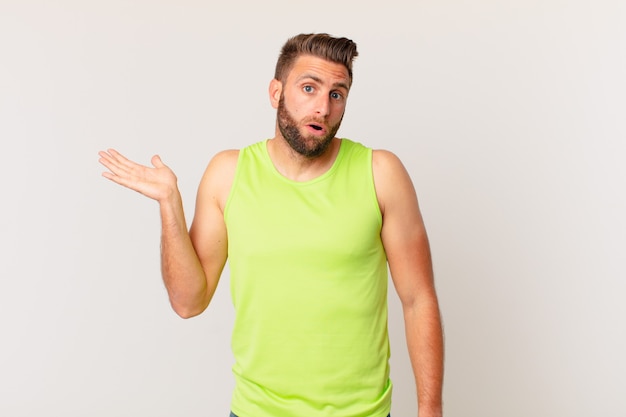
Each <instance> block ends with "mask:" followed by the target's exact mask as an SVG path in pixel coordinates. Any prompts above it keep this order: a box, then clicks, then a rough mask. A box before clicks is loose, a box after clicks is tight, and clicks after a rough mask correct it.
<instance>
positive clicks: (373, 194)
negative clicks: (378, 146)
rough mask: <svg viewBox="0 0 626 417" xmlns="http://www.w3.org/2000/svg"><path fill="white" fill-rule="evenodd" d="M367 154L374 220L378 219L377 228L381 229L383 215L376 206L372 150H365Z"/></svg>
mask: <svg viewBox="0 0 626 417" xmlns="http://www.w3.org/2000/svg"><path fill="white" fill-rule="evenodd" d="M367 152H368V158H367V159H368V166H367V172H368V177H369V184H370V190H371V192H370V196H371V199H372V203H373V205H374V206H373V207H374V210H375V213H376V218H377V219H378V226H379V227H381V228H382V226H383V213H382V211H381V210H380V204H378V194H377V192H376V182H375V181H374V150H373V149H372V148H367Z"/></svg>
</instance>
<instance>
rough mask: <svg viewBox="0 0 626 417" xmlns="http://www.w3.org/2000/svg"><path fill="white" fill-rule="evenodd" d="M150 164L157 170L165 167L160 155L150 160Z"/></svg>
mask: <svg viewBox="0 0 626 417" xmlns="http://www.w3.org/2000/svg"><path fill="white" fill-rule="evenodd" d="M150 162H151V163H152V166H154V167H155V168H163V167H165V164H164V163H163V161H162V160H161V157H160V156H159V155H154V156H153V157H152V159H151V160H150Z"/></svg>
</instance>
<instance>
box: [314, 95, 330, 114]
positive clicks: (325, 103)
mask: <svg viewBox="0 0 626 417" xmlns="http://www.w3.org/2000/svg"><path fill="white" fill-rule="evenodd" d="M315 113H317V114H318V115H320V116H322V117H326V116H328V114H329V113H330V97H329V96H327V95H325V94H320V95H319V96H318V97H317V101H316V103H315Z"/></svg>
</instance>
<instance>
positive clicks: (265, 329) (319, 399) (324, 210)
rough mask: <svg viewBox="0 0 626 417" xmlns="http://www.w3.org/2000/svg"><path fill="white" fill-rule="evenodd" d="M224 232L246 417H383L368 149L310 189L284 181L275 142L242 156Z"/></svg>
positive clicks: (387, 397) (351, 153)
mask: <svg viewBox="0 0 626 417" xmlns="http://www.w3.org/2000/svg"><path fill="white" fill-rule="evenodd" d="M224 217H225V220H226V226H227V229H228V257H229V267H230V281H231V295H232V300H233V304H234V306H235V311H236V316H235V324H234V329H233V335H232V349H233V353H234V357H235V365H234V366H233V372H234V375H235V381H236V386H235V390H234V393H233V398H232V404H231V406H232V411H233V412H234V413H235V414H237V415H238V416H240V417H318V416H319V417H322V416H329V417H330V416H333V417H336V416H341V417H384V416H387V414H388V413H389V410H390V408H391V382H390V380H389V342H388V336H387V262H386V257H385V252H384V249H383V246H382V242H381V239H380V230H381V225H382V217H381V213H380V209H379V207H378V203H377V199H376V192H375V189H374V181H373V175H372V150H371V149H369V148H366V147H364V146H362V145H360V144H358V143H355V142H352V141H350V140H347V139H342V141H341V146H340V149H339V153H338V155H337V159H336V161H335V163H334V164H333V166H332V168H331V169H330V170H328V171H327V172H326V173H324V174H323V175H321V176H320V177H318V178H315V179H314V180H311V181H307V182H295V181H291V180H289V179H287V178H285V177H283V176H282V175H281V174H280V173H279V172H278V171H277V170H276V168H275V167H274V165H273V164H272V161H271V159H270V157H269V154H268V152H267V141H263V142H259V143H256V144H254V145H251V146H249V147H247V148H244V149H242V150H241V151H240V155H239V161H238V164H237V170H236V174H235V180H234V183H233V186H232V190H231V193H230V196H229V198H228V201H227V204H226V209H225V213H224Z"/></svg>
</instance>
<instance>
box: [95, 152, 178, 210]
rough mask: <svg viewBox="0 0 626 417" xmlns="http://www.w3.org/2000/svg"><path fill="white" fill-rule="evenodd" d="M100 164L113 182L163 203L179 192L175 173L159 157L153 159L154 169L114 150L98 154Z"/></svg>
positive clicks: (106, 176) (104, 173) (103, 174)
mask: <svg viewBox="0 0 626 417" xmlns="http://www.w3.org/2000/svg"><path fill="white" fill-rule="evenodd" d="M98 155H99V156H100V159H99V162H100V163H101V164H102V165H104V166H105V167H106V168H107V169H108V170H109V171H105V172H103V173H102V176H104V177H105V178H108V179H110V180H111V181H113V182H115V183H118V184H120V185H123V186H124V187H127V188H130V189H131V190H134V191H137V192H138V193H141V194H143V195H145V196H146V197H150V198H152V199H154V200H157V201H158V202H162V201H164V200H166V199H168V198H169V197H171V196H172V195H173V194H174V193H176V192H177V185H176V183H177V178H176V175H174V172H173V171H172V170H171V169H170V168H169V167H168V166H166V165H165V164H164V163H163V162H162V161H161V158H160V157H159V156H158V155H155V156H153V157H152V160H151V163H152V166H153V167H148V166H145V165H140V164H138V163H136V162H133V161H131V160H130V159H128V158H126V157H124V156H123V155H122V154H120V153H119V152H117V151H116V150H114V149H109V150H107V151H100V152H98Z"/></svg>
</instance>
